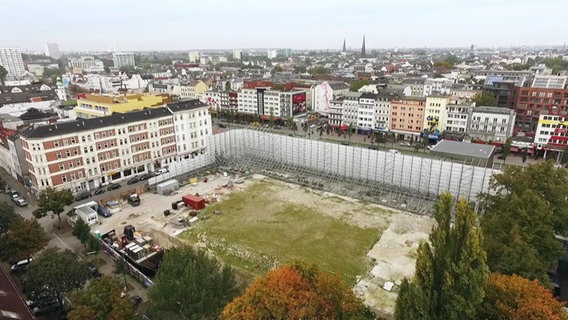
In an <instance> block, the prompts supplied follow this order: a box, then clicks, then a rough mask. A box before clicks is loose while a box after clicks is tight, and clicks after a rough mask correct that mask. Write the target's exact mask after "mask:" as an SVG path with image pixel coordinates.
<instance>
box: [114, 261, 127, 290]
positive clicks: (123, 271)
mask: <svg viewBox="0 0 568 320" xmlns="http://www.w3.org/2000/svg"><path fill="white" fill-rule="evenodd" d="M114 273H116V274H119V275H122V279H123V280H124V286H125V287H126V285H127V283H126V275H127V274H128V264H127V262H126V260H124V259H118V260H115V261H114Z"/></svg>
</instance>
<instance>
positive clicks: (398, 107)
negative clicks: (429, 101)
mask: <svg viewBox="0 0 568 320" xmlns="http://www.w3.org/2000/svg"><path fill="white" fill-rule="evenodd" d="M425 109H426V98H423V97H399V98H395V99H393V100H392V101H391V111H390V119H389V121H390V122H389V126H390V131H392V132H394V133H396V134H398V138H399V139H407V138H410V139H413V138H414V139H417V138H418V137H419V136H420V133H422V132H423V129H424V128H423V126H424V116H425Z"/></svg>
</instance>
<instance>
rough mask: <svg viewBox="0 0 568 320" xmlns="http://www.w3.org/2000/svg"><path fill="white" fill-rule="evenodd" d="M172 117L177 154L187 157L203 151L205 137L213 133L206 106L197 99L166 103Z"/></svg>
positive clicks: (180, 156) (205, 146) (204, 148)
mask: <svg viewBox="0 0 568 320" xmlns="http://www.w3.org/2000/svg"><path fill="white" fill-rule="evenodd" d="M166 108H168V109H169V110H170V111H171V112H172V114H173V118H174V127H175V133H176V147H177V156H178V157H179V158H180V159H181V158H185V159H187V158H189V157H190V156H196V155H198V154H199V153H203V152H205V150H206V148H207V145H206V141H207V137H208V136H210V135H212V134H213V132H212V131H213V130H212V128H211V115H210V114H209V112H208V110H207V109H208V106H207V105H205V104H203V103H201V102H200V101H199V100H187V101H180V102H176V103H171V104H168V105H166Z"/></svg>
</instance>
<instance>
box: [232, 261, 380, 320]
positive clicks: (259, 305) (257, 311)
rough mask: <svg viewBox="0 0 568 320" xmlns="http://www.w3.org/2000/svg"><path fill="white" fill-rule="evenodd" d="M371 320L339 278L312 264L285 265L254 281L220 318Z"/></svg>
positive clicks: (246, 319) (367, 312) (247, 319)
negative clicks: (365, 319) (356, 319)
mask: <svg viewBox="0 0 568 320" xmlns="http://www.w3.org/2000/svg"><path fill="white" fill-rule="evenodd" d="M353 318H358V319H364V318H369V319H374V318H373V317H372V314H371V313H370V312H369V311H368V310H367V309H366V308H365V307H364V306H363V304H362V303H361V301H360V300H358V299H357V298H356V297H355V295H354V294H353V292H352V291H351V290H350V289H349V288H347V287H346V286H345V284H343V282H342V281H341V279H340V278H339V277H338V276H336V275H332V274H330V273H327V272H323V271H320V270H319V269H318V268H317V267H316V266H315V265H306V264H301V263H295V264H291V265H285V266H282V267H280V268H278V269H275V270H273V271H270V272H268V273H267V274H266V275H264V276H263V277H261V278H258V279H257V280H256V281H255V282H253V283H252V285H251V286H250V287H248V288H247V290H246V291H245V293H244V294H243V295H242V296H239V297H237V298H235V299H234V300H233V301H232V302H231V303H229V304H228V305H227V306H226V307H225V309H224V310H223V313H222V315H221V319H226V320H229V319H231V320H249V319H250V320H253V319H353Z"/></svg>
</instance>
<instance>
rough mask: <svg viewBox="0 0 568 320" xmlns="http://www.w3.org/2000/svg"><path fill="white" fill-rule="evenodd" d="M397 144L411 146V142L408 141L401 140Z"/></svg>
mask: <svg viewBox="0 0 568 320" xmlns="http://www.w3.org/2000/svg"><path fill="white" fill-rule="evenodd" d="M399 145H400V146H401V147H412V144H411V143H410V142H408V141H402V142H401V143H399Z"/></svg>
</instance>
